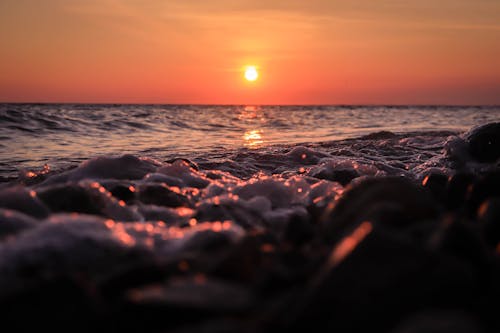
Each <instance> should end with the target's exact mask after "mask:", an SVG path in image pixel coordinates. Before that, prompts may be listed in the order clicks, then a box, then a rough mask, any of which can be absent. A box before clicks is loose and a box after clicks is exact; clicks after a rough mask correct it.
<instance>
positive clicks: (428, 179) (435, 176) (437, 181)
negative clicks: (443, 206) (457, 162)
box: [422, 173, 448, 202]
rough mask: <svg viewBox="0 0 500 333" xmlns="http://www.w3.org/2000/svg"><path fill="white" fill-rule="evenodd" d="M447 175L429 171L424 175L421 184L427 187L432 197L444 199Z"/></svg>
mask: <svg viewBox="0 0 500 333" xmlns="http://www.w3.org/2000/svg"><path fill="white" fill-rule="evenodd" d="M447 184H448V176H446V175H444V174H441V173H431V174H429V175H427V176H425V177H424V179H423V180H422V185H423V186H424V187H425V188H427V189H429V191H430V192H431V193H432V195H434V197H435V198H436V199H437V200H439V201H441V202H442V201H444V198H445V195H446V186H447Z"/></svg>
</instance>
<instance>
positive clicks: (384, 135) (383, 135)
mask: <svg viewBox="0 0 500 333" xmlns="http://www.w3.org/2000/svg"><path fill="white" fill-rule="evenodd" d="M395 137H397V135H396V134H394V133H392V132H389V131H379V132H375V133H370V134H368V135H365V136H362V137H361V138H360V139H361V140H384V139H393V138H395Z"/></svg>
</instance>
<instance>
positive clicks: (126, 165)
mask: <svg viewBox="0 0 500 333" xmlns="http://www.w3.org/2000/svg"><path fill="white" fill-rule="evenodd" d="M156 168H157V166H156V165H155V164H154V163H153V162H152V161H149V160H144V159H139V158H137V157H135V156H132V155H123V156H121V157H97V158H94V159H91V160H88V161H86V162H83V163H82V164H80V165H79V166H78V167H77V168H75V169H72V170H69V171H67V172H63V173H61V174H59V175H54V176H52V177H49V178H48V179H47V180H45V181H44V182H43V183H42V185H49V184H58V183H66V182H68V181H71V182H78V181H80V180H84V179H141V178H143V177H144V176H145V175H146V174H148V173H150V172H154V171H155V170H156Z"/></svg>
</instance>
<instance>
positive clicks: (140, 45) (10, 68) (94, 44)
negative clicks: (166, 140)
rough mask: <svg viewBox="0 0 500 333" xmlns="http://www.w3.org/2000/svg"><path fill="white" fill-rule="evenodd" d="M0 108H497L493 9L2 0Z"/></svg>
mask: <svg viewBox="0 0 500 333" xmlns="http://www.w3.org/2000/svg"><path fill="white" fill-rule="evenodd" d="M245 65H255V66H257V67H258V68H259V72H260V73H259V74H260V76H259V79H258V80H257V81H256V82H253V83H249V82H246V81H245V80H244V78H243V72H242V70H243V68H244V66H245ZM0 101H2V102H105V103H113V102H119V103H201V104H219V103H222V104H500V1H498V0H470V1H465V0H439V1H437V0H420V1H404V0H400V1H397V0H379V1H373V0H352V1H338V0H308V1H303V0H283V1H278V0H276V1H269V0H254V1H250V0H214V1H208V0H169V1H166V0H148V1H143V0H43V1H42V0H1V1H0Z"/></svg>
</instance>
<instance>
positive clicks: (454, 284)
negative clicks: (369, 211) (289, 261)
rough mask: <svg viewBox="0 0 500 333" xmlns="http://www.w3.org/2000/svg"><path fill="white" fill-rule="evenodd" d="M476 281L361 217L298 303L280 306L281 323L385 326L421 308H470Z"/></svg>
mask: <svg viewBox="0 0 500 333" xmlns="http://www.w3.org/2000/svg"><path fill="white" fill-rule="evenodd" d="M477 286H478V281H477V280H476V279H475V277H474V274H472V273H471V272H470V270H469V268H468V267H467V266H463V265H461V264H460V263H459V262H458V263H457V262H455V261H452V260H448V259H447V257H443V256H440V255H437V254H433V253H429V252H427V251H425V250H424V249H422V248H419V247H417V246H415V245H414V244H412V243H410V242H408V241H407V240H405V239H404V238H400V237H399V236H397V235H395V234H393V233H388V232H386V231H384V229H383V228H381V227H377V226H376V225H374V224H372V223H370V222H363V223H361V224H359V225H358V226H357V227H355V228H354V229H353V230H352V231H351V232H350V233H348V234H346V236H345V237H344V238H343V239H341V240H340V241H339V242H338V243H337V244H336V245H335V246H334V247H333V249H332V251H331V253H330V255H329V257H328V259H327V262H326V263H325V265H324V267H323V268H322V269H321V270H320V271H319V272H318V273H317V274H316V275H315V276H314V277H312V279H311V281H310V283H309V284H308V286H307V287H306V292H305V294H304V295H303V296H302V297H301V300H300V301H297V302H296V303H295V304H297V306H296V308H294V307H293V306H291V309H290V308H287V309H286V310H284V312H286V314H285V315H284V316H285V317H286V318H288V319H287V320H285V321H286V322H288V324H287V325H285V327H286V328H287V329H291V328H293V329H294V330H296V331H301V330H305V329H307V328H308V327H310V325H311V323H314V324H315V325H317V326H318V327H322V328H323V330H324V331H329V332H368V331H370V332H384V331H387V330H388V329H390V328H391V327H393V326H394V325H395V324H396V323H397V321H398V318H402V317H404V316H405V315H409V314H411V313H413V312H414V311H416V310H419V309H422V308H426V307H429V308H434V307H446V306H450V307H462V308H468V307H470V306H471V305H472V304H473V303H474V300H475V298H476V297H477V296H476V290H477ZM360 318H362V320H360Z"/></svg>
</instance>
